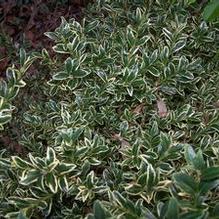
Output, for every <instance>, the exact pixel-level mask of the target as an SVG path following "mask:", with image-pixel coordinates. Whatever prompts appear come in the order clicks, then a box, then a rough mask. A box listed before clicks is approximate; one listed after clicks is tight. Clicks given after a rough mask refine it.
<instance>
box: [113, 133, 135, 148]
mask: <svg viewBox="0 0 219 219" xmlns="http://www.w3.org/2000/svg"><path fill="white" fill-rule="evenodd" d="M112 138H113V139H114V140H116V141H119V142H120V143H121V147H122V148H128V147H130V146H131V145H130V144H129V142H128V141H126V140H125V139H124V138H123V137H122V136H121V135H120V134H114V135H113V136H112Z"/></svg>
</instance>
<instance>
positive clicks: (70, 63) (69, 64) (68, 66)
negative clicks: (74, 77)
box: [65, 57, 74, 74]
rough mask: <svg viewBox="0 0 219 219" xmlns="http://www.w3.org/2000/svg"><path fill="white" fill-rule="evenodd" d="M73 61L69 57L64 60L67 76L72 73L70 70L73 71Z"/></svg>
mask: <svg viewBox="0 0 219 219" xmlns="http://www.w3.org/2000/svg"><path fill="white" fill-rule="evenodd" d="M73 64H74V62H73V60H72V59H71V58H70V57H69V58H67V59H66V61H65V69H66V71H67V73H68V74H70V73H71V72H72V69H73Z"/></svg>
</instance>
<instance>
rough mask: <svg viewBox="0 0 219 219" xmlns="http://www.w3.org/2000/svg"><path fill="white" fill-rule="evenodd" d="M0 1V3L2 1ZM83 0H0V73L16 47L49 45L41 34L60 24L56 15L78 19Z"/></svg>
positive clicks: (47, 40)
mask: <svg viewBox="0 0 219 219" xmlns="http://www.w3.org/2000/svg"><path fill="white" fill-rule="evenodd" d="M2 2H3V3H2ZM87 2H88V1H85V0H62V1H54V0H34V1H33V0H32V1H31V0H28V1H18V0H8V1H0V75H1V76H2V74H3V72H4V71H5V70H6V68H7V67H8V66H9V65H10V64H11V60H13V58H14V57H15V56H16V49H17V50H18V48H20V47H23V46H24V47H25V48H26V49H27V50H32V49H34V50H35V51H36V50H38V49H41V48H42V47H47V48H49V47H51V42H50V40H49V39H48V38H47V37H45V36H44V33H45V32H46V31H53V30H54V29H55V28H56V27H58V26H59V24H60V17H61V16H63V17H65V18H66V19H68V18H75V19H76V20H79V19H80V17H81V14H82V8H83V7H84V6H85V5H86V3H87Z"/></svg>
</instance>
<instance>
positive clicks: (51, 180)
mask: <svg viewBox="0 0 219 219" xmlns="http://www.w3.org/2000/svg"><path fill="white" fill-rule="evenodd" d="M45 184H46V185H47V186H48V187H49V189H50V190H51V192H52V193H57V191H58V181H57V178H56V176H55V175H54V174H53V173H48V174H47V175H46V176H45Z"/></svg>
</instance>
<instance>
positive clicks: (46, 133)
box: [0, 0, 219, 219]
mask: <svg viewBox="0 0 219 219" xmlns="http://www.w3.org/2000/svg"><path fill="white" fill-rule="evenodd" d="M218 27H219V24H218V23H217V22H214V23H206V22H203V21H202V18H201V16H200V15H199V14H198V12H197V11H196V9H195V8H194V9H193V8H191V7H190V8H188V5H187V3H186V1H172V0H156V1H153V0H151V1H144V0H130V1H128V0H117V1H114V0H98V1H97V2H96V3H95V4H93V5H90V6H89V8H88V9H87V12H86V17H85V19H84V20H83V21H82V22H81V23H80V24H79V23H78V22H76V21H74V20H70V21H68V22H67V21H66V20H65V19H62V23H61V25H60V27H58V28H57V29H56V31H55V32H49V33H46V35H47V36H48V37H49V38H51V39H52V40H54V47H53V49H54V51H55V52H56V55H55V56H54V57H53V58H51V57H50V56H49V53H48V52H47V51H46V50H45V49H44V50H43V51H42V53H41V54H34V55H32V56H31V57H27V56H26V54H25V52H24V51H23V50H21V52H20V66H19V67H18V66H16V67H15V66H13V67H12V68H10V69H8V71H7V77H8V78H7V80H6V82H2V83H1V102H0V104H1V105H0V107H1V109H0V122H1V124H2V128H3V126H4V128H5V129H7V126H8V125H9V124H10V122H9V120H10V121H11V114H12V112H13V110H14V108H15V107H16V103H17V102H16V101H15V100H14V101H12V99H13V98H14V97H15V96H16V95H17V94H18V91H19V89H20V87H23V86H25V82H24V81H23V79H22V78H23V75H24V72H25V71H26V70H27V69H28V67H29V66H30V65H31V63H32V62H33V61H34V60H35V59H37V60H38V62H39V69H40V71H41V72H42V74H44V75H45V74H46V77H45V78H48V80H47V81H44V83H42V82H41V81H40V82H39V83H38V84H33V85H32V84H31V81H26V86H34V87H35V92H36V93H40V95H41V96H42V98H41V99H42V100H36V101H34V102H29V103H28V105H27V106H23V107H24V109H26V108H27V110H25V111H24V112H23V111H22V115H20V114H21V113H20V114H19V116H17V114H16V112H15V113H14V115H12V116H13V119H12V121H13V122H16V123H17V124H18V125H19V127H18V128H19V129H20V130H21V132H22V135H21V136H17V139H18V140H20V144H21V145H22V146H23V147H24V148H26V150H27V151H28V152H29V153H28V154H26V155H25V154H24V155H23V156H10V154H8V152H5V151H2V153H1V155H0V164H1V165H0V215H1V216H2V217H5V218H60V219H61V218H66V219H67V218H69V219H70V218H75V219H79V218H87V219H105V218H111V219H116V218H121V219H141V218H142V219H143V218H146V219H147V218H148V219H156V218H160V219H161V218H166V219H173V218H174V219H177V218H183V219H189V218H190V219H202V218H215V219H216V218H219V217H218V215H219V114H218V108H219V102H218V100H219V93H218V89H219V70H218V67H219V62H218V61H219V57H218V49H219V30H218ZM40 66H41V67H40ZM34 83H37V82H36V81H35V82H34ZM18 97H19V98H22V97H21V96H18ZM18 97H17V98H18ZM15 99H16V98H15ZM39 99H40V98H39ZM12 105H15V106H12ZM12 121H11V122H12ZM6 123H7V124H6ZM3 124H4V125H3Z"/></svg>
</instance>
